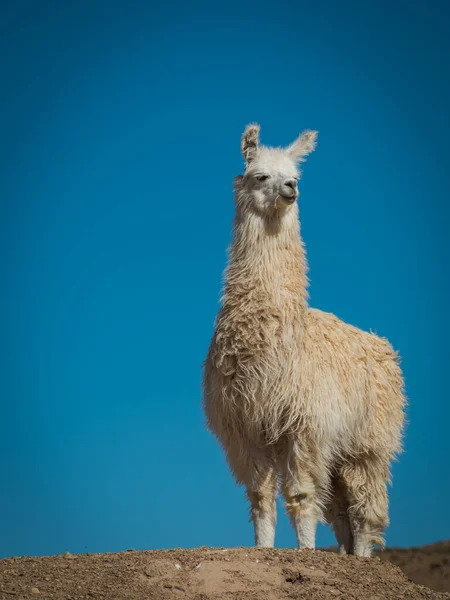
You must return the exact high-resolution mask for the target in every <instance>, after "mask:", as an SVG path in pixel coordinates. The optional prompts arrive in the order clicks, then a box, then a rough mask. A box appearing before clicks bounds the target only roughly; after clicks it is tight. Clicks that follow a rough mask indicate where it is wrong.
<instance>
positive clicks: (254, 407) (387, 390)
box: [204, 126, 404, 556]
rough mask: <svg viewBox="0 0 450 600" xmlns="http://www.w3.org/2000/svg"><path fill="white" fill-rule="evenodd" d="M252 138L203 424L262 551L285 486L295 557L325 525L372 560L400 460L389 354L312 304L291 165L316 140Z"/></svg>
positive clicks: (397, 402) (238, 183)
mask: <svg viewBox="0 0 450 600" xmlns="http://www.w3.org/2000/svg"><path fill="white" fill-rule="evenodd" d="M258 131H259V128H258V127H257V126H250V127H249V128H247V130H246V132H245V133H244V136H243V141H242V150H243V153H244V156H245V157H246V160H247V169H246V174H245V175H244V176H243V177H241V176H240V177H237V178H236V180H235V195H236V219H235V228H234V239H233V243H232V246H231V249H230V257H229V264H228V268H227V271H226V277H225V287H224V295H223V300H222V308H221V310H220V312H219V315H218V318H217V324H216V330H215V333H214V336H213V340H212V342H211V346H210V350H209V353H208V356H207V359H206V364H205V373H204V408H205V412H206V416H207V420H208V424H209V427H210V429H211V430H212V431H213V432H214V433H215V435H216V436H217V437H218V439H219V441H220V442H221V444H222V446H223V448H224V450H225V452H226V455H227V459H228V462H229V465H230V468H231V470H232V472H233V474H234V476H235V478H236V480H237V481H238V482H239V483H242V484H244V485H245V486H246V489H247V494H248V497H249V500H250V504H251V512H252V519H253V522H254V527H255V542H256V544H257V545H260V546H273V544H274V535H275V521H276V514H275V499H276V494H277V491H278V482H279V481H281V488H282V491H283V494H284V497H285V500H286V507H287V510H288V513H289V515H290V517H291V520H292V523H293V525H294V527H295V529H296V532H297V539H298V545H299V547H300V548H304V547H309V548H314V539H315V529H316V525H317V521H318V520H322V521H328V522H332V523H333V526H334V530H335V533H336V537H337V540H338V543H339V546H340V550H341V552H343V553H344V552H347V553H356V554H360V555H365V556H369V555H370V552H371V548H372V545H373V543H380V542H381V541H382V540H381V534H382V532H383V529H384V528H385V526H386V524H387V523H388V514H387V493H386V483H387V481H388V479H389V464H390V461H391V460H392V458H393V457H394V456H395V454H396V453H397V452H399V451H400V438H401V429H402V424H403V406H404V396H403V379H402V375H401V371H400V368H399V366H398V361H397V355H396V353H395V352H394V351H393V349H392V347H391V346H390V345H389V343H388V342H387V341H386V340H384V339H381V338H379V337H377V336H375V335H374V334H369V333H366V332H363V331H361V330H359V329H357V328H355V327H352V326H351V325H347V324H345V323H343V322H342V321H340V320H339V319H338V318H336V317H335V316H334V315H331V314H328V313H324V312H322V311H319V310H315V309H311V308H309V307H308V304H307V277H306V271H307V265H306V258H305V252H304V246H303V243H302V240H301V236H300V225H299V221H298V206H297V202H296V200H297V196H298V192H297V184H296V179H297V178H298V175H299V173H298V171H297V167H296V163H297V162H298V161H299V160H303V158H304V156H305V155H306V154H308V153H309V152H310V151H311V150H312V149H313V148H314V142H315V133H314V132H305V134H303V136H301V137H300V138H299V139H298V140H297V141H296V142H294V144H293V145H292V146H291V147H290V148H288V149H287V150H286V151H284V150H281V149H270V148H264V147H260V146H259V145H258ZM294 181H295V183H294Z"/></svg>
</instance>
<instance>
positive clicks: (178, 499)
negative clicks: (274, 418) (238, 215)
mask: <svg viewBox="0 0 450 600" xmlns="http://www.w3.org/2000/svg"><path fill="white" fill-rule="evenodd" d="M445 4H446V3H444V2H442V3H438V2H434V1H432V2H420V3H419V2H414V1H413V2H411V1H410V0H397V1H396V2H388V1H387V0H385V1H381V2H356V1H355V2H348V1H345V0H344V1H343V2H334V1H329V2H302V1H295V2H294V1H290V2H288V1H287V0H282V1H281V2H279V3H277V4H275V3H269V2H264V1H262V2H245V1H244V2H243V1H239V2H237V1H234V0H233V1H229V2H226V3H220V4H219V3H212V2H206V1H203V2H198V1H196V0H194V1H193V2H184V1H181V0H175V1H174V2H172V3H167V4H166V5H165V6H157V4H156V3H152V2H145V1H142V2H136V1H135V0H127V1H126V2H124V1H122V2H99V1H87V0H81V1H80V2H77V3H67V2H57V1H56V0H54V1H53V0H52V1H47V2H25V1H18V0H16V1H15V2H10V3H6V5H4V6H3V7H2V18H1V23H0V40H1V41H0V49H1V57H2V58H1V63H0V83H1V89H2V93H1V98H0V107H1V110H0V136H1V144H0V153H1V156H0V159H1V167H0V178H1V180H0V183H1V187H0V190H1V194H0V203H1V218H0V252H1V257H2V260H1V261H0V276H1V284H2V293H1V295H0V333H1V335H0V364H1V373H0V402H1V413H2V414H1V420H0V474H1V479H0V482H1V490H0V556H7V555H23V554H54V553H59V552H64V551H66V550H69V551H71V552H97V551H118V550H124V549H127V548H136V549H143V548H167V547H174V546H184V547H192V546H200V545H222V546H237V545H247V544H251V543H252V541H253V534H252V527H251V525H250V524H249V522H248V509H247V506H246V504H245V502H244V494H243V491H242V489H240V488H237V487H236V486H235V485H234V482H233V480H232V478H231V476H230V475H229V473H228V471H227V468H226V465H225V461H224V458H223V456H222V453H221V450H220V448H219V446H218V445H217V444H216V442H215V441H214V439H213V438H212V437H211V436H210V434H209V433H208V432H207V431H206V430H205V428H204V420H203V415H202V412H201V387H200V382H201V369H200V365H201V363H202V361H203V359H204V357H205V354H206V351H207V347H208V344H209V341H210V337H211V334H212V331H213V321H214V317H215V313H216V311H217V307H218V299H219V293H220V285H221V276H222V270H223V268H224V266H225V260H226V247H227V245H228V243H229V241H230V234H231V226H232V217H233V198H232V178H233V177H234V176H235V175H236V174H238V173H240V172H241V171H242V159H241V156H240V152H239V139H240V135H241V132H242V130H243V128H244V126H245V125H246V124H247V123H248V122H250V121H257V122H259V123H261V126H262V130H261V135H262V140H263V142H265V143H267V144H269V145H278V144H287V143H288V142H290V141H292V140H293V139H294V137H295V136H296V135H297V134H298V133H299V132H300V131H301V130H302V129H303V128H307V127H310V128H315V129H318V130H319V131H320V137H319V145H318V148H317V151H316V152H315V153H314V154H313V155H311V157H310V159H309V161H308V163H307V164H306V166H305V168H304V178H303V180H302V182H301V184H300V189H301V197H300V214H301V219H302V223H303V234H304V238H305V241H306V244H307V250H308V256H309V262H310V266H311V271H310V276H311V281H312V285H311V303H312V304H313V305H314V306H316V307H319V308H321V309H323V310H326V311H331V312H334V313H336V314H337V315H338V316H339V317H341V318H342V319H344V320H345V321H348V322H351V323H353V324H355V325H357V326H359V327H362V328H364V329H372V330H374V331H376V332H378V333H379V334H382V335H384V336H387V337H388V338H389V339H390V340H391V342H392V343H393V344H394V346H395V347H396V348H397V349H399V350H400V352H401V354H402V356H403V367H404V372H405V376H406V382H407V392H408V396H409V398H410V408H409V420H410V425H409V427H408V430H407V437H406V453H405V454H404V455H403V456H402V458H401V460H400V462H399V463H398V464H396V465H395V467H394V486H393V488H392V490H391V519H392V525H391V527H390V529H389V531H388V543H389V544H391V545H411V544H423V543H428V542H433V541H435V540H438V539H444V538H449V537H450V519H449V512H448V497H449V495H450V483H449V473H448V459H449V450H450V444H449V417H450V408H449V392H448V370H449V358H450V357H449V350H448V340H449V339H450V326H449V319H448V314H447V312H448V305H449V300H450V294H449V276H448V275H449V274H448V265H449V251H450V249H449V242H448V231H449V228H450V214H449V213H450V210H449V203H450V176H449V164H450V143H449V137H450V136H449V134H450V118H449V113H450V110H449V106H450V78H449V55H450V13H449V8H448V4H447V7H446V6H445ZM332 540H333V538H332V535H331V533H330V532H329V531H328V530H327V529H325V528H323V527H322V528H321V529H320V531H319V536H318V542H319V545H327V544H329V543H331V542H332ZM294 541H295V539H294V532H293V531H292V530H291V529H290V526H289V524H288V522H287V519H286V517H285V516H284V515H282V514H280V519H279V527H278V533H277V541H276V543H277V545H278V546H293V545H294Z"/></svg>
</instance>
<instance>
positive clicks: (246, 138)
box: [241, 123, 260, 164]
mask: <svg viewBox="0 0 450 600" xmlns="http://www.w3.org/2000/svg"><path fill="white" fill-rule="evenodd" d="M259 129H260V127H259V125H258V124H256V123H252V124H251V125H247V127H246V128H245V131H244V133H243V134H242V138H241V150H242V154H243V155H244V158H245V161H246V163H247V164H249V163H251V162H252V160H253V159H254V158H255V156H256V152H257V150H258V144H259Z"/></svg>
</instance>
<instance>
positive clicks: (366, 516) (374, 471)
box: [341, 463, 389, 557]
mask: <svg viewBox="0 0 450 600" xmlns="http://www.w3.org/2000/svg"><path fill="white" fill-rule="evenodd" d="M341 476H342V480H343V482H344V484H345V486H346V488H347V494H348V500H349V510H348V514H349V520H350V525H351V532H352V535H353V540H354V543H353V553H354V554H356V555H357V556H367V557H369V556H371V555H372V550H373V545H374V544H378V545H381V546H382V545H383V544H384V541H383V532H384V529H385V527H386V526H387V524H388V522H389V519H388V500H387V491H386V480H387V469H386V468H376V467H375V465H373V464H370V463H362V464H354V465H347V466H345V467H343V469H342V472H341Z"/></svg>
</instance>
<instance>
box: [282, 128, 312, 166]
mask: <svg viewBox="0 0 450 600" xmlns="http://www.w3.org/2000/svg"><path fill="white" fill-rule="evenodd" d="M318 134H319V132H318V131H313V130H312V129H306V130H305V131H304V132H303V133H301V134H300V135H299V136H298V138H297V139H296V140H295V142H293V143H292V144H291V145H290V146H288V147H287V148H286V152H287V153H288V154H289V156H290V157H291V158H293V159H294V160H296V161H298V162H303V161H304V160H305V157H306V156H308V154H311V152H313V150H315V148H316V145H317V136H318Z"/></svg>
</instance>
